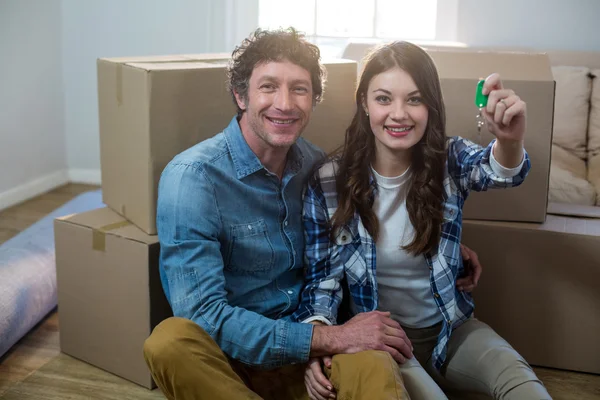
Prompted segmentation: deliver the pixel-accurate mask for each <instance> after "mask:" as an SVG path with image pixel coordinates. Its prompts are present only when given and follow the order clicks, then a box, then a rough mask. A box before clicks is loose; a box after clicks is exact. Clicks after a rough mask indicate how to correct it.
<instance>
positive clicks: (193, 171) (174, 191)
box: [157, 118, 323, 368]
mask: <svg viewBox="0 0 600 400" xmlns="http://www.w3.org/2000/svg"><path fill="white" fill-rule="evenodd" d="M322 158H323V153H322V152H321V151H320V150H319V149H318V148H317V147H315V146H313V145H311V144H309V143H308V142H306V141H305V140H303V139H298V141H297V143H296V144H294V145H293V146H292V147H291V148H290V152H289V154H288V160H287V164H286V167H285V171H284V174H283V178H282V179H281V180H279V178H278V177H277V176H276V175H275V174H272V173H270V172H269V171H268V170H267V169H265V168H264V167H263V165H262V164H261V162H260V160H259V159H258V158H257V157H256V155H255V154H254V153H253V152H252V150H251V149H250V147H249V146H248V144H247V143H246V141H245V139H244V137H243V136H242V132H241V130H240V127H239V125H238V122H237V120H236V118H233V119H232V121H231V123H230V124H229V126H228V127H227V128H226V129H225V130H224V131H223V132H221V133H219V134H217V135H216V136H214V137H213V138H211V139H208V140H205V141H203V142H201V143H199V144H197V145H195V146H194V147H192V148H190V149H188V150H186V151H184V152H183V153H181V154H179V155H178V156H176V157H175V158H174V159H173V160H172V161H171V162H170V163H169V164H168V165H167V167H166V168H165V169H164V171H163V173H162V176H161V179H160V184H159V195H158V210H157V226H158V237H159V240H160V246H161V252H160V273H161V280H162V284H163V288H164V291H165V294H166V296H167V299H168V300H169V302H170V304H171V307H172V309H173V313H174V315H175V316H178V317H183V318H187V319H190V320H192V321H194V322H196V323H197V324H198V325H200V326H201V327H202V328H204V330H205V331H206V332H208V333H209V334H210V335H211V337H212V338H213V339H214V340H215V341H216V342H217V344H218V345H219V346H220V347H221V349H222V350H223V351H224V352H225V353H226V354H227V355H228V356H229V357H231V358H233V359H236V360H239V361H241V362H243V363H245V364H248V365H253V366H261V367H265V368H274V367H278V366H282V365H286V364H291V363H295V362H305V361H307V360H308V356H309V353H310V345H311V340H312V329H313V326H312V325H310V324H301V323H296V322H292V320H291V314H292V313H293V312H294V311H295V310H296V308H297V306H298V303H299V299H300V293H301V290H302V285H303V282H304V281H303V261H302V260H303V252H304V236H303V233H302V220H301V218H302V190H303V185H304V183H305V182H306V180H307V178H308V177H309V175H310V174H311V172H312V169H313V166H314V165H315V163H317V162H318V161H320V160H321V159H322Z"/></svg>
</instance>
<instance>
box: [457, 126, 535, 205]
mask: <svg viewBox="0 0 600 400" xmlns="http://www.w3.org/2000/svg"><path fill="white" fill-rule="evenodd" d="M495 142H496V140H493V141H492V142H491V143H490V144H489V145H488V146H487V147H481V146H479V145H477V144H475V143H473V142H471V141H469V140H467V139H463V138H460V137H453V138H450V139H449V140H448V172H449V174H450V176H451V177H452V178H453V179H454V181H455V182H456V184H457V186H458V187H459V188H460V189H461V191H462V192H463V194H468V192H469V191H471V190H475V191H477V192H482V191H486V190H488V189H495V188H507V187H514V186H519V185H520V184H521V183H523V181H524V180H525V177H526V176H527V174H528V173H529V170H530V169H531V162H530V160H529V155H528V154H527V152H526V151H525V150H523V151H524V157H525V159H524V162H523V164H522V167H521V170H520V171H519V173H518V174H517V175H515V176H511V177H504V176H500V175H498V174H497V173H496V172H495V171H494V169H493V168H492V166H491V164H490V157H491V154H492V147H493V146H494V143H495Z"/></svg>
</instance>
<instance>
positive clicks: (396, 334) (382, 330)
mask: <svg viewBox="0 0 600 400" xmlns="http://www.w3.org/2000/svg"><path fill="white" fill-rule="evenodd" d="M366 350H382V351H387V352H388V353H390V355H391V356H392V357H393V358H394V360H396V361H397V362H399V363H401V364H402V363H405V362H406V360H407V359H408V358H412V356H413V353H412V344H411V343H410V340H409V339H408V337H407V336H406V333H404V330H402V328H401V327H400V324H399V323H397V322H396V321H394V320H393V319H391V318H390V313H389V312H383V311H371V312H366V313H360V314H358V315H356V316H355V317H353V318H352V319H351V320H350V321H348V322H346V323H345V324H344V325H338V326H316V327H315V329H314V332H313V341H312V345H311V356H313V357H314V356H322V355H329V354H340V353H345V354H352V353H358V352H361V351H366Z"/></svg>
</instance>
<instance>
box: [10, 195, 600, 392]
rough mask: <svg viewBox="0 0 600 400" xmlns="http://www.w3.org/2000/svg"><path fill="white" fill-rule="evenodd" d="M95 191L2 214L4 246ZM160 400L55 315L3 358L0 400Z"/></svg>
mask: <svg viewBox="0 0 600 400" xmlns="http://www.w3.org/2000/svg"><path fill="white" fill-rule="evenodd" d="M93 189H96V187H95V186H88V185H74V184H70V185H67V186H64V187H61V188H58V189H56V190H53V191H52V192H50V193H47V194H44V195H42V196H39V197H38V198H36V199H33V200H31V201H28V202H26V203H23V204H21V205H18V206H15V207H12V208H10V209H8V210H4V211H2V212H0V244H1V243H3V242H5V241H6V240H8V239H10V238H11V237H13V236H15V235H16V234H18V233H19V232H21V231H22V230H24V229H25V228H27V227H28V226H29V225H31V224H33V223H34V222H36V221H37V220H39V219H41V218H42V217H44V216H45V215H46V214H48V213H50V212H51V211H53V210H54V209H56V208H58V207H60V206H61V205H62V204H64V203H66V202H67V201H69V200H71V199H72V198H73V197H75V196H77V195H78V194H80V193H83V192H85V191H88V190H93ZM484 268H485V267H484ZM484 274H485V271H484ZM599 356H600V355H599ZM535 371H536V373H537V374H538V376H539V377H540V379H541V380H542V381H543V382H544V384H545V385H546V387H547V388H548V391H549V392H550V394H551V395H552V397H553V399H554V400H598V399H600V375H591V374H582V373H575V372H569V371H560V370H554V369H548V368H535ZM32 374H33V375H32ZM25 380H26V383H25V384H23V383H22V382H23V381H25ZM161 398H164V397H163V396H162V394H160V392H158V391H156V390H155V391H149V390H146V389H144V388H141V387H139V386H137V385H134V384H132V383H130V382H127V381H125V380H122V379H120V378H117V377H114V376H113V375H111V374H109V373H107V372H104V371H102V370H99V369H97V368H94V367H91V366H89V365H87V364H85V363H83V362H81V361H78V360H75V359H73V358H71V357H68V356H66V355H64V354H61V353H60V347H59V326H58V314H57V312H56V311H54V312H52V313H51V314H50V315H49V316H48V317H46V319H44V320H43V321H42V322H41V323H40V324H38V325H37V326H36V327H35V328H34V329H32V331H31V332H30V333H29V334H28V335H26V336H25V337H24V338H23V339H22V340H21V341H19V342H18V343H17V344H16V345H15V346H13V348H12V349H11V350H10V351H9V352H8V353H7V354H6V355H4V357H2V358H0V399H4V400H13V399H14V400H17V399H24V400H26V399H36V400H37V399H47V400H51V399H52V400H54V399H56V400H58V399H61V400H62V399H70V400H83V399H107V400H112V399H115V400H117V399H161Z"/></svg>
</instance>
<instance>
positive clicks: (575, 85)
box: [552, 66, 592, 159]
mask: <svg viewBox="0 0 600 400" xmlns="http://www.w3.org/2000/svg"><path fill="white" fill-rule="evenodd" d="M552 74H553V75H554V80H555V81H556V94H555V102H554V132H553V133H554V136H553V139H552V140H553V142H554V143H555V144H557V145H559V146H561V147H562V148H565V149H568V150H571V151H572V152H573V153H574V154H576V155H577V156H578V157H579V158H581V159H585V158H586V157H587V127H588V116H589V107H590V94H591V90H592V79H591V75H590V69H589V68H587V67H566V66H557V67H552Z"/></svg>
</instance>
